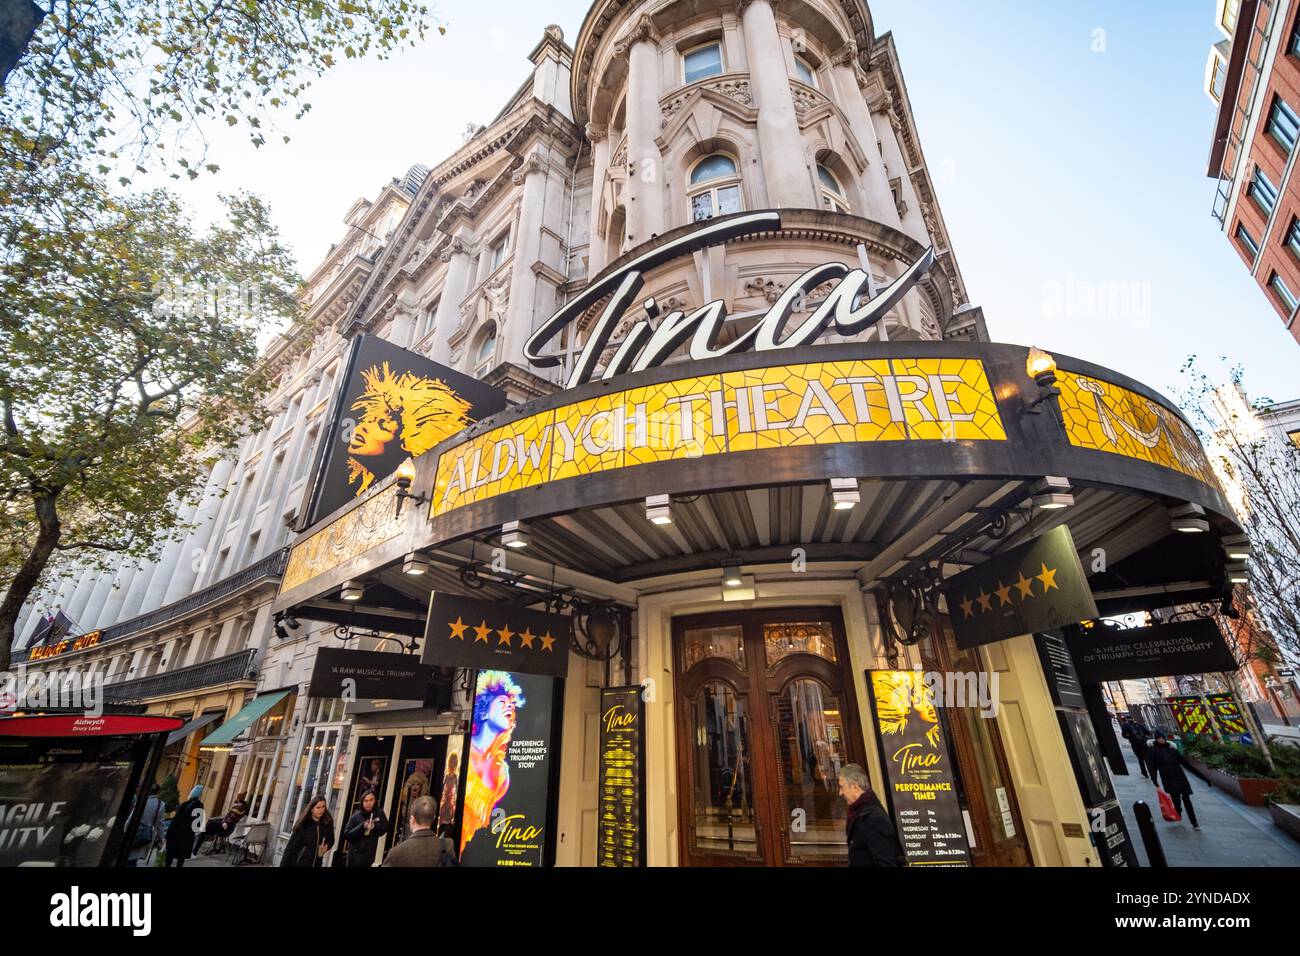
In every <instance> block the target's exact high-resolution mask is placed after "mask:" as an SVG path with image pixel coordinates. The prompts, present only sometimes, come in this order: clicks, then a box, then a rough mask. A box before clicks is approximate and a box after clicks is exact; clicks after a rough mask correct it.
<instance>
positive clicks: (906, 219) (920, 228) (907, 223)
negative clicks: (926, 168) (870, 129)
mask: <svg viewBox="0 0 1300 956" xmlns="http://www.w3.org/2000/svg"><path fill="white" fill-rule="evenodd" d="M885 104H886V106H885V111H884V112H873V113H872V114H871V118H872V120H873V121H874V125H875V127H876V136H877V138H878V139H879V140H880V143H881V145H883V146H884V147H885V165H886V166H888V167H889V174H890V177H891V178H894V177H897V178H898V179H899V180H900V182H899V194H900V195H901V196H902V199H903V205H904V206H905V207H906V208H905V209H904V210H903V226H902V229H903V232H905V233H907V234H908V235H909V236H911V237H912V238H913V239H915V240H916V241H917V242H919V243H921V244H922V245H926V246H928V245H929V244H930V233H929V230H927V229H926V228H925V220H924V219H923V218H921V202H920V200H918V199H917V198H916V190H915V188H913V186H912V176H911V173H909V172H908V166H907V160H906V159H904V158H903V150H902V148H901V146H900V144H899V142H898V136H897V134H896V133H895V131H894V122H895V120H896V119H897V117H896V116H895V114H894V108H893V98H892V97H890V98H888V99H886V101H885Z"/></svg>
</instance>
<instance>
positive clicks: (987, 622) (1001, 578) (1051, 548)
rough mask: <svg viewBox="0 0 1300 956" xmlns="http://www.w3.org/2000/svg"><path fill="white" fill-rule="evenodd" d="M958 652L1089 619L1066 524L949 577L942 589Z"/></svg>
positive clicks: (1093, 609) (1093, 607) (1090, 609)
mask: <svg viewBox="0 0 1300 956" xmlns="http://www.w3.org/2000/svg"><path fill="white" fill-rule="evenodd" d="M944 596H945V597H946V598H947V599H948V614H949V615H950V616H951V618H952V629H953V633H954V636H955V637H956V640H957V646H958V647H960V648H969V647H977V646H978V645H980V644H991V643H993V642H994V641H1002V640H1006V639H1007V638H1009V637H1017V636H1018V635H1021V634H1033V633H1036V632H1038V631H1054V630H1057V629H1059V628H1062V627H1065V626H1066V625H1068V624H1077V623H1079V622H1080V621H1087V620H1093V619H1094V618H1096V617H1097V616H1098V615H1097V604H1096V602H1095V601H1093V599H1092V590H1091V589H1090V588H1089V587H1088V579H1087V577H1086V576H1085V575H1084V572H1083V565H1082V564H1080V563H1079V553H1078V551H1077V550H1076V549H1075V547H1074V538H1073V537H1071V536H1070V529H1069V528H1067V527H1066V526H1065V525H1061V526H1060V527H1058V528H1053V529H1052V530H1051V531H1048V532H1047V533H1046V534H1040V535H1039V536H1038V537H1036V538H1034V539H1033V540H1032V541H1030V542H1028V543H1026V544H1022V545H1020V546H1019V547H1017V548H1012V549H1011V550H1010V551H1008V552H1006V553H1005V554H999V555H997V556H996V557H993V558H990V559H989V560H988V561H985V562H984V563H983V564H979V565H976V566H975V567H973V568H971V569H970V570H969V571H963V572H962V573H961V574H959V575H957V576H956V577H954V578H952V579H951V580H950V581H949V582H948V586H947V587H946V588H945V589H944Z"/></svg>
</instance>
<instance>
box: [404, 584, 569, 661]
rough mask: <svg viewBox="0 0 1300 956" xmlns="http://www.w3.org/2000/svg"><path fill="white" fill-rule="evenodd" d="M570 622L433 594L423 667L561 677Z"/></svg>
mask: <svg viewBox="0 0 1300 956" xmlns="http://www.w3.org/2000/svg"><path fill="white" fill-rule="evenodd" d="M572 637H573V620H572V618H568V617H565V616H564V615H563V614H547V613H546V612H544V611H532V610H529V609H528V608H520V607H516V606H515V605H513V604H507V603H504V602H500V601H479V600H476V599H475V598H467V597H460V596H459V595H455V594H434V595H433V600H432V601H430V602H429V623H428V624H427V625H426V628H425V632H424V653H423V655H422V657H421V660H422V661H423V662H424V663H425V664H435V665H439V666H442V667H472V668H477V669H480V670H502V671H517V672H519V673H523V674H545V675H546V676H548V677H563V676H564V675H565V674H566V673H568V670H569V645H570V643H571V642H572Z"/></svg>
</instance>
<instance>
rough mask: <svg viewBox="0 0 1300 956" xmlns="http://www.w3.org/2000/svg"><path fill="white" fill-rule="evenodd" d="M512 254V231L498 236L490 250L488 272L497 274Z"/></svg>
mask: <svg viewBox="0 0 1300 956" xmlns="http://www.w3.org/2000/svg"><path fill="white" fill-rule="evenodd" d="M509 254H510V230H509V229H507V230H506V231H505V232H503V233H501V235H499V236H497V238H496V241H494V242H493V243H492V245H491V247H490V248H489V250H488V272H489V273H491V272H495V271H496V270H497V269H498V268H499V267H500V266H501V263H503V262H505V261H506V256H508V255H509Z"/></svg>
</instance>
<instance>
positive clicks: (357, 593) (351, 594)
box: [339, 581, 366, 601]
mask: <svg viewBox="0 0 1300 956" xmlns="http://www.w3.org/2000/svg"><path fill="white" fill-rule="evenodd" d="M365 593H366V586H365V585H364V584H362V583H361V582H360V581H345V582H344V583H343V589H342V590H341V591H339V597H340V598H342V599H343V600H344V601H360V600H361V596H362V595H363V594H365Z"/></svg>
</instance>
